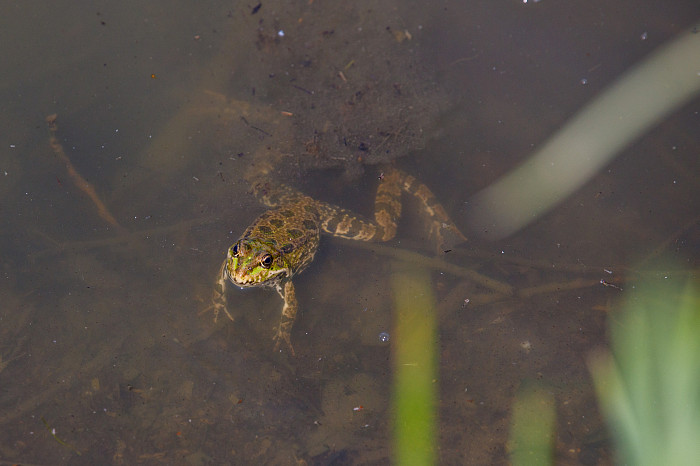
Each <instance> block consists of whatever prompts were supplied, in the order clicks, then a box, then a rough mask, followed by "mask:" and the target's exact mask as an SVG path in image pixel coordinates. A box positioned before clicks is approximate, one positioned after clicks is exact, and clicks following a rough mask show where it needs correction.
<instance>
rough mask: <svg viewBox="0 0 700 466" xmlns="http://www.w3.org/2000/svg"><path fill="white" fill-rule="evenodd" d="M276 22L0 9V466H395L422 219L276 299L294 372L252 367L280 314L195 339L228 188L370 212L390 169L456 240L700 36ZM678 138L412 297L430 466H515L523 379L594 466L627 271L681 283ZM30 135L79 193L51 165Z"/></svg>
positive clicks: (336, 257) (641, 15) (142, 11)
mask: <svg viewBox="0 0 700 466" xmlns="http://www.w3.org/2000/svg"><path fill="white" fill-rule="evenodd" d="M297 3H298V4H291V2H261V3H260V4H257V3H255V2H254V3H251V4H231V3H222V2H216V1H205V2H196V3H187V2H183V3H181V4H179V3H174V2H161V1H151V2H145V3H144V2H134V1H123V2H91V3H85V4H81V3H79V2H74V3H72V4H70V5H68V4H66V5H60V4H58V3H56V4H51V5H48V4H46V2H36V1H22V2H19V1H8V2H5V4H4V6H3V10H4V12H3V14H2V15H1V16H2V17H1V18H0V37H2V40H1V41H0V44H2V45H0V47H1V48H2V55H3V57H4V59H3V73H2V76H1V77H0V102H2V108H3V109H4V111H3V112H2V115H1V116H0V118H2V126H3V128H4V131H2V132H1V133H0V147H1V148H2V149H1V151H0V154H1V155H0V195H1V196H2V204H1V207H0V208H1V209H2V210H1V212H0V216H1V217H2V224H0V264H1V266H2V274H1V275H0V301H1V303H2V304H1V305H0V356H2V359H1V360H0V432H2V435H0V464H13V463H22V464H47V465H48V464H51V465H62V464H66V465H68V464H70V465H81V464H86V465H88V464H183V465H195V466H196V465H206V464H317V465H346V464H348V465H349V464H388V463H390V462H391V458H392V450H391V435H390V434H391V429H390V426H391V424H390V423H391V416H392V414H391V410H390V406H391V381H392V366H391V348H392V344H393V343H395V340H392V339H391V335H392V328H393V326H392V312H391V307H392V305H391V293H390V292H389V291H388V288H389V285H388V277H389V274H390V266H389V263H390V262H391V260H389V259H388V258H389V257H390V256H391V255H392V251H396V250H404V249H407V250H415V251H419V252H421V253H422V254H426V255H430V253H431V247H430V244H429V241H428V239H427V238H426V235H425V233H424V232H423V231H422V230H421V229H420V221H419V220H416V219H415V218H412V217H411V216H410V215H409V216H408V217H409V218H408V219H407V220H406V221H405V222H403V223H402V225H401V226H400V229H399V236H398V237H397V239H396V240H395V241H392V242H390V243H388V244H387V245H382V247H378V246H377V247H374V246H373V247H371V248H360V247H357V246H358V245H355V244H352V242H348V241H340V240H336V239H329V238H324V241H323V244H322V246H321V250H320V251H319V253H318V255H317V257H316V259H315V261H314V263H313V264H312V266H310V267H309V269H308V270H307V271H305V272H304V273H303V274H302V275H300V276H299V277H298V279H296V280H295V284H296V287H297V290H298V298H299V302H300V306H301V314H300V316H299V318H298V321H297V323H296V325H295V327H294V330H293V334H292V338H293V341H294V343H295V349H296V353H297V356H296V357H295V358H288V357H286V356H284V355H278V354H274V353H273V351H272V340H271V336H272V334H273V333H272V329H273V326H274V325H275V324H276V322H277V320H278V313H279V309H280V306H281V302H280V300H279V297H278V296H277V294H276V293H274V292H272V291H270V290H257V289H253V290H246V291H241V290H237V289H235V288H233V287H231V289H229V290H228V294H229V303H230V311H231V312H232V314H234V315H235V317H236V322H234V323H232V322H230V321H228V320H227V319H219V321H218V322H217V323H214V322H213V320H212V315H211V313H202V312H201V311H203V310H205V309H206V308H207V306H208V304H209V300H210V298H211V292H212V287H213V284H214V280H215V278H216V273H217V271H218V268H219V265H220V262H221V260H222V259H223V257H224V254H225V251H226V248H227V247H228V246H229V245H230V244H231V243H232V242H233V241H235V239H236V238H237V237H238V235H240V234H241V232H242V231H243V230H244V229H245V227H246V226H247V225H248V223H249V222H250V221H252V220H253V219H254V218H255V217H256V216H257V215H258V214H259V213H260V212H261V211H262V210H263V208H262V207H261V206H259V205H258V204H257V202H256V200H255V199H254V198H253V196H252V195H251V194H250V192H249V191H250V189H249V186H247V184H246V183H245V182H244V181H243V178H242V174H243V173H244V172H245V170H246V169H249V168H250V167H251V166H254V164H255V163H256V161H257V160H259V159H258V157H260V154H261V153H264V152H266V151H269V152H272V153H276V154H282V155H281V158H280V160H279V166H278V167H277V169H278V172H279V173H278V174H280V175H282V176H284V177H285V179H286V181H288V182H290V183H291V184H294V185H296V186H299V187H300V188H301V189H303V190H305V191H307V192H309V193H311V194H313V195H314V196H316V197H318V198H321V199H324V200H328V201H332V202H335V203H338V204H341V205H343V206H344V207H348V208H352V209H355V210H358V211H361V212H362V213H364V214H365V215H371V206H372V200H373V193H374V189H375V187H376V179H377V177H378V172H377V170H376V168H375V167H374V165H376V164H378V163H381V162H386V161H388V160H393V159H398V160H396V163H397V164H398V165H399V166H401V167H402V168H404V169H405V170H406V171H408V172H410V173H412V174H414V175H416V176H418V177H419V178H420V179H421V180H423V181H424V182H425V183H426V184H428V185H429V186H431V187H432V188H433V189H434V191H435V193H436V194H437V196H438V198H439V199H440V200H442V201H443V203H444V205H445V207H446V209H447V211H448V212H450V213H451V214H452V215H453V216H454V217H455V218H456V219H459V218H460V216H461V214H462V213H463V212H464V209H465V206H466V205H467V202H468V200H469V198H470V196H472V195H473V194H474V193H475V192H477V191H478V190H479V189H481V188H483V187H485V186H487V185H489V184H490V183H492V182H493V181H494V180H495V179H497V177H498V176H499V175H500V174H502V173H505V172H507V171H508V170H510V169H512V168H513V167H514V166H516V165H517V164H518V162H520V161H522V160H523V159H524V158H525V157H527V156H528V155H530V154H531V153H532V152H533V151H534V149H535V148H537V147H539V146H540V145H541V144H542V143H543V142H544V141H545V140H546V139H547V138H548V137H549V136H550V135H552V134H553V133H555V132H556V131H557V129H559V128H560V127H561V126H562V125H563V124H564V123H565V122H566V120H567V118H569V117H570V116H572V115H573V114H574V113H575V112H576V111H577V110H578V109H580V108H581V107H582V106H583V105H585V104H586V103H587V102H589V101H590V100H591V99H593V98H594V97H595V96H596V95H597V94H598V93H599V92H600V91H601V90H602V89H604V88H605V87H606V86H607V85H609V84H610V83H611V82H613V81H614V80H615V78H617V77H619V76H620V75H621V74H622V73H623V72H624V71H625V70H627V69H628V68H630V67H631V66H632V65H633V64H635V63H637V62H638V61H640V60H642V59H644V57H646V56H647V55H648V54H649V53H651V52H652V51H653V50H654V49H655V48H656V47H657V46H659V45H661V44H663V43H664V42H665V41H667V40H669V39H672V38H673V37H675V36H676V35H677V34H679V33H681V32H684V31H686V30H688V29H690V28H691V27H692V24H693V21H697V20H698V18H700V4H698V2H697V1H694V0H693V1H690V0H688V1H677V2H673V3H674V5H673V6H667V5H666V4H665V3H664V2H651V1H646V2H633V1H629V0H625V1H622V2H606V1H597V0H596V1H589V2H576V3H571V2H565V3H562V2H548V1H541V2H532V1H530V2H527V3H523V2H519V1H515V0H514V1H510V2H500V3H495V2H490V1H470V2H464V1H444V2H396V3H392V2H381V3H382V5H377V2H346V3H348V5H345V4H342V6H341V3H338V4H335V3H333V4H329V2H323V1H319V0H315V1H309V2H297ZM283 112H286V113H283ZM699 112H700V101H698V100H697V99H696V100H695V101H693V102H690V103H688V104H687V105H686V106H684V107H683V108H681V109H680V110H678V111H677V112H675V113H674V114H673V115H671V116H670V117H669V118H668V119H666V120H665V121H663V122H662V123H661V124H660V125H659V126H657V127H655V128H654V129H653V130H651V131H649V132H648V133H647V134H645V135H644V136H643V137H642V139H640V140H638V141H636V142H635V143H634V144H633V145H631V146H630V147H629V148H628V149H626V150H625V151H624V152H622V153H621V154H620V155H619V156H618V157H617V158H616V159H615V160H614V161H613V162H612V163H611V164H609V165H608V166H607V167H606V168H605V170H603V171H602V172H600V173H599V174H598V175H597V176H596V177H595V178H594V179H592V180H591V181H590V182H588V183H587V184H586V185H585V186H584V187H583V188H581V189H580V190H578V191H577V192H576V193H575V194H574V195H573V196H571V197H570V198H569V199H567V200H566V201H565V202H563V203H562V204H560V205H559V206H558V207H557V208H556V209H555V210H553V211H552V212H550V213H549V214H548V215H547V216H545V217H544V218H542V219H540V220H538V221H536V222H535V223H533V224H531V225H530V226H528V227H527V228H526V229H524V230H522V231H520V232H518V233H517V234H515V235H513V236H511V237H510V238H507V239H505V240H502V241H499V242H498V243H486V242H483V241H479V240H472V241H470V242H469V243H467V244H466V245H463V246H461V247H456V248H454V250H453V251H452V252H451V253H450V254H447V255H446V258H445V259H446V260H447V261H448V262H449V263H450V264H452V265H453V266H456V268H457V269H458V271H457V273H454V272H450V271H449V270H448V269H447V268H445V269H444V270H441V269H439V268H438V269H436V270H435V271H434V273H433V283H432V287H433V288H434V290H435V295H436V297H437V300H438V302H437V310H438V320H439V345H438V348H439V372H440V380H439V387H440V388H439V405H438V420H439V424H438V428H439V430H438V442H439V444H438V445H437V447H436V448H437V450H438V457H439V461H440V463H441V464H450V465H451V464H507V462H508V449H507V441H508V435H509V422H510V413H511V411H510V410H511V406H512V403H513V400H514V397H515V396H516V394H517V392H518V389H519V388H520V387H521V386H522V385H523V384H527V383H530V382H532V381H537V382H539V383H540V384H541V386H543V387H546V389H547V390H548V391H549V393H551V394H552V395H553V397H554V399H555V400H556V413H557V423H556V426H557V431H556V435H555V442H554V448H555V455H556V462H557V464H585V465H593V464H611V463H612V458H613V448H612V444H611V442H610V441H609V440H608V436H607V433H606V430H605V426H604V423H603V420H602V418H601V415H600V413H599V411H598V407H597V403H596V399H595V393H594V392H593V387H592V383H591V379H590V375H589V373H588V369H587V367H586V357H587V355H588V354H590V352H591V350H592V349H594V348H596V347H599V346H604V345H606V342H607V333H606V328H607V321H608V319H609V318H610V316H611V315H612V314H611V313H610V311H611V309H613V307H614V304H615V303H616V302H617V301H618V300H619V298H620V297H621V296H622V295H623V294H624V292H623V291H621V290H620V289H619V288H618V287H622V288H625V287H626V286H628V285H630V286H631V285H633V280H634V273H633V272H632V271H631V270H630V268H631V267H634V266H635V264H639V262H640V261H645V263H646V265H650V266H653V264H654V261H655V259H656V258H657V257H659V255H661V254H662V253H663V254H669V255H671V256H672V257H674V258H675V260H676V262H677V263H679V264H681V266H682V267H685V268H687V269H688V270H693V269H695V268H697V266H698V263H697V261H698V257H699V255H700V254H699V253H700V248H699V245H700V229H699V228H698V217H697V216H698V200H699V199H700V184H699V183H698V179H699V178H698V169H699V168H700V167H698V157H697V155H698V152H699V150H700V137H699V135H700V116H699ZM51 114H57V115H58V120H57V121H58V130H57V132H56V136H57V138H58V142H59V143H60V144H61V145H62V148H63V150H64V152H65V155H66V156H67V158H68V159H70V161H71V163H72V165H73V166H74V168H75V170H76V171H77V172H78V173H80V175H81V176H82V177H83V178H84V181H80V180H78V179H77V178H76V177H75V176H71V175H70V174H69V171H68V170H67V167H66V165H65V163H64V162H63V161H62V160H61V159H60V158H58V157H57V156H56V155H55V153H54V152H53V151H52V149H51V147H50V146H49V132H48V129H47V125H46V122H45V118H46V117H47V116H48V115H51ZM290 114H291V115H290ZM85 182H87V183H89V184H90V185H91V186H92V187H94V190H95V193H96V195H97V196H98V197H99V198H100V199H102V200H103V201H104V203H105V206H106V208H107V209H108V210H109V211H110V212H111V214H112V215H113V216H114V218H115V219H116V221H117V222H118V223H119V225H120V226H119V227H115V226H114V225H110V224H109V223H108V222H106V221H105V220H104V217H100V215H98V211H97V209H96V208H95V205H94V202H93V201H92V200H91V198H90V197H89V196H88V195H87V194H86V192H85V191H84V189H82V188H84V186H85ZM81 187H82V188H81ZM523 195H526V194H525V193H524V194H523ZM409 210H410V209H409ZM458 223H460V222H459V220H458ZM465 230H466V227H465ZM465 233H466V234H467V236H470V237H471V236H473V235H471V233H470V232H469V231H465ZM413 266H415V265H412V263H411V262H406V267H409V268H410V267H413ZM465 269H473V270H477V271H478V272H479V273H480V274H482V275H483V276H487V277H490V278H491V279H493V280H497V281H498V282H499V283H502V284H506V285H508V286H510V287H513V289H515V290H516V294H515V295H514V296H515V297H514V296H512V295H511V296H507V295H504V294H503V293H500V294H499V292H497V291H494V289H493V287H489V286H487V285H486V284H485V283H484V282H483V281H479V280H475V279H473V278H468V277H465V276H464V273H463V272H464V270H465ZM460 271H461V272H460ZM460 273H462V274H461V275H460ZM601 279H604V280H606V282H608V283H611V284H616V286H615V287H613V286H604V285H602V284H601V283H600V280H601ZM382 332H386V333H388V334H389V336H390V338H389V341H388V342H384V341H382V339H381V338H380V334H382ZM359 406H362V407H363V409H362V410H354V409H353V408H357V407H359Z"/></svg>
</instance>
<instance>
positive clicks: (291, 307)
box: [274, 281, 299, 356]
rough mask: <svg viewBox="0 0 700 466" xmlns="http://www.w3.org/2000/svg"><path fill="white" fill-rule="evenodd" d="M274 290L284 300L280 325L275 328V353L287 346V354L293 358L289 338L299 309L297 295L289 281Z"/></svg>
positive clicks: (292, 348)
mask: <svg viewBox="0 0 700 466" xmlns="http://www.w3.org/2000/svg"><path fill="white" fill-rule="evenodd" d="M276 289H277V292H278V293H279V294H280V296H281V297H282V299H284V306H282V317H281V318H280V325H279V327H277V332H276V333H275V337H274V338H275V351H279V350H280V348H281V347H282V346H287V348H289V352H290V353H291V354H292V356H294V347H293V346H292V340H291V336H292V326H293V325H294V320H295V319H296V317H297V310H298V309H299V302H298V301H297V294H296V291H295V290H294V284H293V283H292V282H291V281H288V282H286V283H285V284H284V286H282V285H277V287H276Z"/></svg>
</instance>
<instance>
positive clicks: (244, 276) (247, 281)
mask: <svg viewBox="0 0 700 466" xmlns="http://www.w3.org/2000/svg"><path fill="white" fill-rule="evenodd" d="M255 272H256V271H255V270H254V269H253V270H240V269H239V270H234V271H233V273H231V271H229V270H228V269H227V270H226V274H227V275H228V278H229V280H231V283H233V284H234V285H236V286H238V287H241V288H247V287H253V286H277V284H278V283H279V282H280V281H282V280H283V279H284V278H285V277H286V276H287V271H286V270H285V269H280V270H267V269H265V270H264V273H263V272H260V271H258V273H255Z"/></svg>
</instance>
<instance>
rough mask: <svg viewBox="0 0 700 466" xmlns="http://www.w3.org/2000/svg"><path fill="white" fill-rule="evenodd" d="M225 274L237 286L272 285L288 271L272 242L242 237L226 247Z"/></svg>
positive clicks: (286, 275) (286, 274)
mask: <svg viewBox="0 0 700 466" xmlns="http://www.w3.org/2000/svg"><path fill="white" fill-rule="evenodd" d="M226 275H227V276H228V278H229V280H231V282H232V283H233V284H234V285H237V286H266V285H267V286H274V285H276V284H277V283H279V282H280V281H281V280H283V279H284V278H286V277H288V276H289V275H290V273H289V267H288V265H287V264H286V263H285V261H284V258H283V255H282V254H280V252H279V251H278V250H277V248H275V246H274V245H273V243H271V242H270V241H267V240H261V239H257V238H243V239H240V240H238V241H237V242H236V243H235V244H234V245H233V246H231V247H230V248H229V249H228V254H227V257H226Z"/></svg>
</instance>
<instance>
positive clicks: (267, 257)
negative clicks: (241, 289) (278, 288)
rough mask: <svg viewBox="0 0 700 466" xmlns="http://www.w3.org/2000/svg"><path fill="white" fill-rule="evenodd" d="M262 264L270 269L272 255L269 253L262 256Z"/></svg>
mask: <svg viewBox="0 0 700 466" xmlns="http://www.w3.org/2000/svg"><path fill="white" fill-rule="evenodd" d="M260 265H262V266H263V267H264V268H266V269H269V268H270V266H271V265H272V256H271V255H269V254H265V255H264V256H262V259H260Z"/></svg>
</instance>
